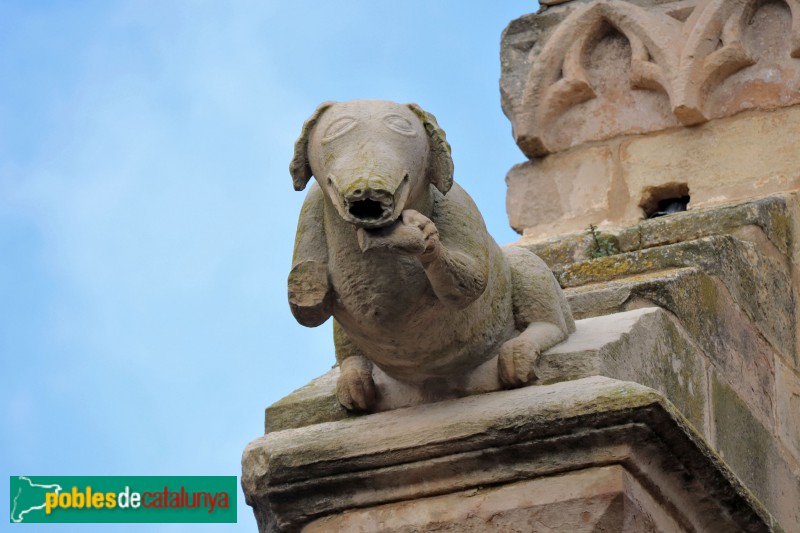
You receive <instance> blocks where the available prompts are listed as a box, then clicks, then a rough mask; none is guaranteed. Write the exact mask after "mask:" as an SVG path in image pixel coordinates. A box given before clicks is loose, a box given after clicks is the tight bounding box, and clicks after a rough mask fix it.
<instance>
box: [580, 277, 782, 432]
mask: <svg viewBox="0 0 800 533" xmlns="http://www.w3.org/2000/svg"><path fill="white" fill-rule="evenodd" d="M609 293H610V295H607V294H609ZM570 296H571V297H575V298H577V299H578V300H579V301H580V300H583V301H581V302H580V303H578V304H576V308H578V309H582V308H592V302H597V303H598V305H597V307H596V308H595V312H598V313H602V312H603V309H602V308H601V307H600V305H601V304H602V303H603V302H606V301H610V302H612V304H613V305H614V307H612V308H607V309H605V311H607V312H608V311H620V310H625V309H630V308H631V307H633V308H636V307H641V306H642V305H654V304H655V305H659V306H661V307H663V308H664V309H667V310H669V311H670V312H671V313H672V314H673V315H674V316H675V317H676V318H677V319H678V321H679V322H680V324H681V329H682V330H684V331H685V332H686V334H688V336H689V338H690V339H692V340H691V341H690V342H691V344H696V345H697V346H698V347H699V348H700V349H701V350H702V351H703V353H705V354H706V357H707V358H708V362H709V363H710V364H713V365H714V366H715V367H716V368H717V371H718V372H719V373H720V374H722V375H724V376H725V377H726V379H728V380H729V381H730V382H731V383H734V384H735V387H736V390H737V392H738V394H740V395H741V396H742V397H743V398H745V399H746V401H747V405H748V408H749V409H751V410H752V411H753V414H754V416H756V417H757V418H758V419H759V420H761V421H762V423H763V424H765V425H766V426H767V427H773V426H774V424H775V416H774V408H775V401H776V400H775V361H776V358H777V355H776V350H775V349H774V348H773V347H772V346H770V344H769V343H767V342H766V341H765V340H764V338H763V334H762V332H761V331H759V329H758V328H757V327H755V325H754V324H753V322H752V320H751V318H750V317H748V316H747V315H746V314H745V313H743V312H742V309H741V307H740V305H739V304H738V303H737V302H736V301H735V300H734V299H733V298H732V296H731V293H730V292H729V291H728V290H727V289H726V287H725V286H724V285H723V284H722V283H721V282H720V281H719V280H716V279H715V278H713V277H711V276H708V275H707V274H704V273H702V272H701V271H699V270H697V269H676V270H670V271H667V272H664V273H662V274H661V275H658V274H652V275H647V276H634V277H633V278H625V279H620V280H618V281H612V282H607V283H599V284H596V285H591V286H586V287H583V288H582V291H581V292H579V293H577V294H570ZM623 297H624V298H625V300H624V301H622V298H623ZM611 316H614V315H611ZM581 322H582V321H578V323H581ZM638 342H642V341H641V340H639V341H638ZM695 369H696V370H699V367H697V366H695ZM615 377H617V376H616V375H615ZM703 379H704V378H703ZM637 381H638V380H637ZM648 385H649V383H648ZM651 386H653V385H651ZM676 403H677V402H676Z"/></svg>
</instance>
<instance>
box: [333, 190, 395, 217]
mask: <svg viewBox="0 0 800 533" xmlns="http://www.w3.org/2000/svg"><path fill="white" fill-rule="evenodd" d="M345 202H346V204H347V212H348V213H350V215H351V216H352V217H353V218H354V219H356V220H358V221H363V222H366V223H375V222H380V221H383V220H387V219H390V218H391V217H392V213H393V212H394V195H393V194H392V193H391V192H389V191H386V190H381V189H355V190H354V191H353V192H352V193H350V194H348V195H347V196H346V197H345Z"/></svg>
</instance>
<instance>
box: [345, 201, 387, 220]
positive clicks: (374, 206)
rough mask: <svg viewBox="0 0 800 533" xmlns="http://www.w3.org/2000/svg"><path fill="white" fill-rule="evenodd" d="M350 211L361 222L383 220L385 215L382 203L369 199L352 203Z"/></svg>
mask: <svg viewBox="0 0 800 533" xmlns="http://www.w3.org/2000/svg"><path fill="white" fill-rule="evenodd" d="M348 211H349V212H350V214H351V215H353V216H354V217H356V218H357V219H359V220H371V221H372V220H378V219H380V218H382V217H383V215H384V213H385V211H384V209H383V204H382V203H381V202H376V201H375V200H370V199H369V198H366V199H364V200H358V201H355V202H353V203H351V204H350V209H348Z"/></svg>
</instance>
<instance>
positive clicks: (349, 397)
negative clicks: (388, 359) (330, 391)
mask: <svg viewBox="0 0 800 533" xmlns="http://www.w3.org/2000/svg"><path fill="white" fill-rule="evenodd" d="M336 397H337V398H338V400H339V403H340V404H342V406H343V407H344V408H345V409H347V410H348V411H370V410H372V408H373V407H374V406H375V403H376V400H377V394H376V390H375V382H374V381H373V380H372V363H371V362H370V361H369V360H368V359H367V358H366V357H362V356H351V357H348V358H347V359H345V360H344V361H342V364H341V369H340V374H339V380H338V381H337V382H336Z"/></svg>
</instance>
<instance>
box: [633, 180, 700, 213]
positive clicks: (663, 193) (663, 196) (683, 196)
mask: <svg viewBox="0 0 800 533" xmlns="http://www.w3.org/2000/svg"><path fill="white" fill-rule="evenodd" d="M689 201H691V197H690V196H689V185H687V184H686V183H667V184H664V185H659V186H657V187H648V188H646V189H645V190H644V192H643V193H642V200H641V201H640V202H639V207H641V208H642V211H644V217H645V218H656V217H662V216H665V215H671V214H673V213H680V212H681V211H686V210H687V209H688V208H689Z"/></svg>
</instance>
